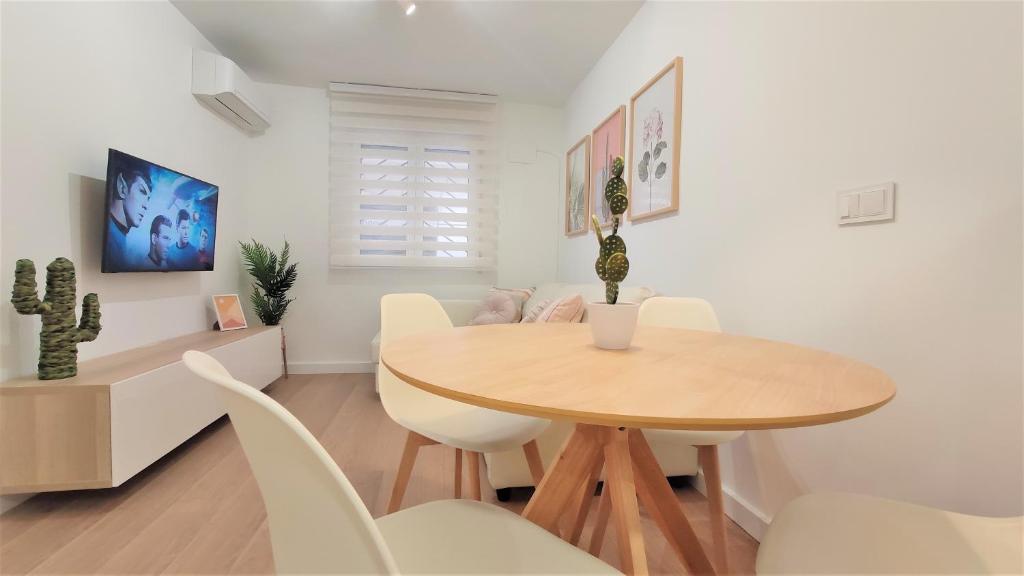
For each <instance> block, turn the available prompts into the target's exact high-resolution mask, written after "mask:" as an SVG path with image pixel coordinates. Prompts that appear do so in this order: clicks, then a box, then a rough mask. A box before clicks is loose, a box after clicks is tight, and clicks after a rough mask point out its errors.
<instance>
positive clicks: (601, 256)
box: [591, 156, 629, 304]
mask: <svg viewBox="0 0 1024 576" xmlns="http://www.w3.org/2000/svg"><path fill="white" fill-rule="evenodd" d="M625 165H626V163H625V161H624V160H623V159H622V156H617V157H616V158H615V160H614V161H612V177H611V178H610V179H609V180H608V184H606V185H605V187H604V199H605V201H606V202H607V203H608V208H609V209H610V210H611V213H612V233H611V234H609V235H608V236H604V235H602V234H601V223H600V221H599V220H598V219H597V215H596V214H595V215H592V216H591V217H592V218H593V220H594V230H595V231H596V232H597V242H598V244H600V245H601V251H600V252H599V253H598V255H597V262H596V263H594V269H595V270H596V271H597V277H598V278H600V279H601V280H603V281H604V297H605V302H607V303H608V304H615V302H617V301H618V299H619V282H622V281H623V280H625V279H626V274H629V259H628V258H626V243H625V242H624V241H623V240H622V238H621V237H620V236H619V223H620V221H621V217H622V214H623V213H624V212H625V211H626V208H627V207H628V206H629V199H628V198H627V197H626V181H625V180H623V179H622V169H623V167H624V166H625Z"/></svg>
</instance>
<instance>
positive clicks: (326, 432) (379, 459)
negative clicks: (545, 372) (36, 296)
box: [0, 374, 757, 574]
mask: <svg viewBox="0 0 1024 576" xmlns="http://www.w3.org/2000/svg"><path fill="white" fill-rule="evenodd" d="M267 392H268V393H269V394H270V395H271V396H272V397H273V398H275V399H276V400H277V401H278V402H281V403H282V404H284V405H285V406H286V407H287V408H288V410H290V411H291V412H292V413H293V414H295V416H296V417H298V418H299V420H301V421H302V422H303V424H305V425H306V426H307V427H308V428H309V429H310V431H311V432H312V433H313V434H314V435H315V436H316V437H317V438H318V439H319V440H320V442H321V443H322V444H323V445H324V447H325V448H326V449H327V451H328V452H329V453H330V454H331V456H333V457H334V459H335V460H336V461H337V462H338V464H339V465H340V466H341V468H342V470H344V472H345V474H346V475H347V476H348V478H349V480H350V481H351V482H352V484H353V485H354V486H355V488H356V490H357V491H358V492H359V495H360V496H361V497H362V499H363V501H364V502H366V504H367V505H368V506H369V508H370V511H371V512H372V513H373V514H374V515H375V516H379V515H381V514H382V513H383V511H384V509H385V506H386V505H387V499H388V495H389V493H390V490H391V484H392V482H393V480H394V475H395V470H396V469H397V467H398V460H399V456H400V455H401V452H402V443H403V442H404V440H405V432H404V431H403V430H402V429H401V428H400V427H399V426H398V425H396V424H395V423H394V422H392V421H391V420H390V419H389V418H388V417H387V415H386V414H385V413H384V410H383V408H382V407H381V404H380V401H379V400H378V399H377V396H376V394H374V392H373V384H372V379H371V377H370V376H369V375H362V374H360V375H354V374H352V375H333V374H332V375H305V376H292V377H291V378H290V379H288V380H283V379H282V380H279V381H278V382H276V383H274V384H273V385H271V386H270V387H269V388H267ZM454 460H455V456H454V451H453V450H452V449H450V448H445V447H442V446H431V447H427V448H424V449H423V450H422V451H421V453H420V458H419V460H418V461H417V463H416V469H415V470H414V472H413V480H412V482H411V484H410V486H409V491H408V492H407V493H406V497H405V502H404V504H405V506H412V505H415V504H419V503H422V502H427V501H429V500H436V499H441V498H450V497H451V495H452V467H453V466H454ZM482 472H483V473H484V474H486V471H482ZM483 482H484V499H485V500H486V501H489V502H494V503H497V501H496V500H495V497H494V492H493V491H492V490H489V489H488V488H487V484H486V476H484V480H483ZM677 494H678V496H679V500H680V501H681V502H682V503H683V505H684V507H685V510H686V513H687V516H689V518H690V519H691V522H693V524H694V528H695V529H696V531H697V533H698V534H699V535H700V537H701V540H702V541H704V542H705V546H710V534H709V532H708V517H707V513H706V506H705V503H704V499H703V497H702V496H701V495H700V493H699V492H697V491H696V490H694V489H692V488H686V489H683V490H679V491H677ZM527 495H528V492H527V491H525V490H523V491H517V492H514V496H513V500H512V501H511V502H509V503H507V504H502V505H503V506H506V507H508V508H511V509H513V510H516V511H521V510H522V508H523V506H524V505H525V500H526V497H527ZM594 516H596V510H594V511H592V513H591V519H592V518H593V517H594ZM729 524H730V525H729V539H730V548H729V556H730V562H731V567H732V568H733V570H734V571H736V572H743V573H750V572H753V565H754V555H755V552H756V550H757V542H756V541H755V540H754V539H753V538H751V537H750V536H749V535H748V534H747V533H746V532H744V531H743V530H742V529H740V528H739V527H738V526H736V525H735V524H733V523H731V522H730V523H729ZM613 532H614V531H613V530H609V531H608V533H609V536H608V541H607V542H605V545H604V551H603V553H602V558H604V559H605V560H606V561H608V562H610V563H612V564H613V565H617V554H616V546H615V543H614V536H613V534H612V533H613ZM644 532H645V533H646V534H647V543H648V555H649V559H650V564H651V569H652V571H657V572H660V573H681V572H682V571H683V570H682V567H681V565H680V564H679V563H678V561H677V560H676V558H675V556H674V555H673V554H672V552H671V550H669V549H668V548H667V546H665V545H664V541H663V540H662V538H661V536H660V534H659V533H658V531H657V528H656V526H655V525H654V523H653V522H652V521H650V520H649V519H648V518H646V517H644ZM589 534H590V528H589V527H588V528H587V529H586V530H585V531H584V534H583V542H584V543H586V542H588V541H589ZM0 572H2V573H4V574H24V573H32V574H86V573H108V574H111V573H116V574H128V573H131V574H155V573H168V574H171V573H173V574H227V573H231V574H243V573H246V574H267V573H272V572H273V560H272V558H271V552H270V540H269V533H268V531H267V523H266V513H265V512H264V509H263V503H262V501H261V500H260V495H259V491H258V489H257V486H256V482H255V480H254V479H253V477H252V473H251V472H250V470H249V466H248V464H247V462H246V460H245V455H244V454H243V453H242V450H241V447H240V445H239V444H238V440H237V438H236V437H235V434H234V431H233V430H232V428H231V425H230V423H229V422H228V421H227V419H225V418H222V419H221V420H218V421H217V422H216V423H214V424H213V425H211V426H209V427H208V428H207V429H205V430H204V431H202V432H201V433H200V434H198V435H197V436H196V437H194V438H193V439H192V440H190V441H189V442H187V443H186V444H184V445H183V446H181V447H179V448H178V449H176V450H174V451H173V452H171V453H170V454H168V455H167V456H165V457H164V458H163V459H161V460H160V461H159V462H157V463H155V464H154V465H152V466H150V467H149V468H148V469H146V470H145V471H144V472H142V473H141V474H139V475H138V476H136V477H135V478H133V479H132V480H131V481H129V482H127V483H126V484H124V485H122V486H120V487H118V488H113V489H109V490H92V491H80V492H64V493H51V494H43V495H39V496H36V497H34V498H32V499H30V500H28V501H27V502H25V503H23V504H21V505H20V506H18V507H16V508H14V509H13V510H10V511H9V512H8V513H6V514H4V515H3V516H0Z"/></svg>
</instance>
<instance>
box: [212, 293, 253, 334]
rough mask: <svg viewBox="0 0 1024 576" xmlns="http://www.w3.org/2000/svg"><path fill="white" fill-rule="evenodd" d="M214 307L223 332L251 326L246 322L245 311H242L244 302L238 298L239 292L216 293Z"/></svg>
mask: <svg viewBox="0 0 1024 576" xmlns="http://www.w3.org/2000/svg"><path fill="white" fill-rule="evenodd" d="M213 308H214V310H216V311H217V324H218V325H220V329H221V331H222V332H223V331H225V330H239V329H241V328H247V327H248V326H249V325H248V324H246V322H245V312H243V311H242V302H241V301H240V300H239V299H238V294H215V295H214V296H213Z"/></svg>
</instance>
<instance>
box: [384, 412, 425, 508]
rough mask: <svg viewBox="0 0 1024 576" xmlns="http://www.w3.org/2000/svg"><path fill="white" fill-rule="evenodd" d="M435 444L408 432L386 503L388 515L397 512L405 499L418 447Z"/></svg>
mask: <svg viewBox="0 0 1024 576" xmlns="http://www.w3.org/2000/svg"><path fill="white" fill-rule="evenodd" d="M429 444H437V442H435V441H433V440H431V439H430V438H427V437H426V436H422V435H420V434H417V433H416V432H413V431H412V430H410V431H409V435H408V436H407V437H406V439H405V448H404V449H403V450H402V461H401V462H399V464H398V474H397V475H396V476H395V486H394V488H392V489H391V500H390V501H389V502H388V512H387V513H388V514H391V513H392V512H398V509H399V508H401V507H402V498H403V497H405V489H406V487H407V486H408V485H409V478H410V477H411V476H412V467H413V465H414V464H416V454H417V453H419V450H420V446H427V445H429Z"/></svg>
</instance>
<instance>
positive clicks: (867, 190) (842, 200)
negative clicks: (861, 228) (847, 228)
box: [836, 182, 896, 226]
mask: <svg viewBox="0 0 1024 576" xmlns="http://www.w3.org/2000/svg"><path fill="white" fill-rule="evenodd" d="M895 196H896V183H895V182H886V183H884V184H876V185H874V186H866V187H864V188H858V189H856V190H846V191H843V192H840V193H839V194H837V195H836V218H837V219H838V221H839V225H840V226H842V225H844V224H857V223H860V222H883V221H886V220H892V219H893V215H894V213H893V206H894V205H895V200H896V198H895Z"/></svg>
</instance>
